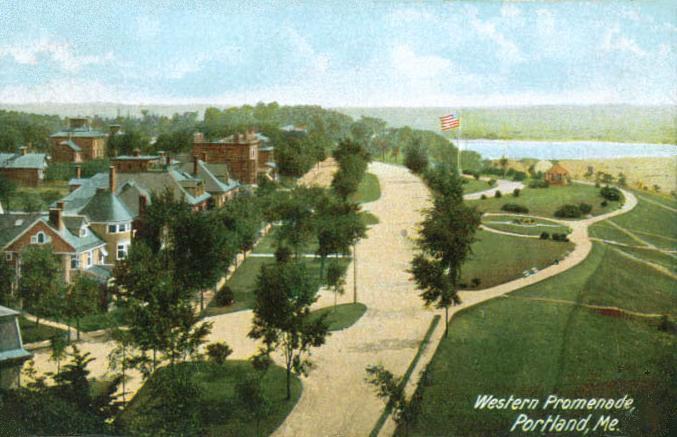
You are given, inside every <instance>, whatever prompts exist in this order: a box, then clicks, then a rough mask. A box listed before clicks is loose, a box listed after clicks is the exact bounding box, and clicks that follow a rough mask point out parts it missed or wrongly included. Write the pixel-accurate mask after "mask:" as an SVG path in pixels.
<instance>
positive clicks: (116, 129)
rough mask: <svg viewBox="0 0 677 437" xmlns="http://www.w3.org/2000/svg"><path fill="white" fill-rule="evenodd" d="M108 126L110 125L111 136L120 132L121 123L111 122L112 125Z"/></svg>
mask: <svg viewBox="0 0 677 437" xmlns="http://www.w3.org/2000/svg"><path fill="white" fill-rule="evenodd" d="M108 127H109V129H110V136H111V137H113V136H115V135H117V134H118V132H120V125H119V124H111V125H110V126H108Z"/></svg>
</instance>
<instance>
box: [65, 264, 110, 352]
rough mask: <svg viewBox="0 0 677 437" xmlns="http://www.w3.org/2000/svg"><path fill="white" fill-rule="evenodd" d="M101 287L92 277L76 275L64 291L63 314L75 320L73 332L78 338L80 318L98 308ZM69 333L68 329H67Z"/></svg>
mask: <svg viewBox="0 0 677 437" xmlns="http://www.w3.org/2000/svg"><path fill="white" fill-rule="evenodd" d="M100 297H101V289H100V288H99V284H98V282H96V281H95V280H94V279H92V278H90V277H88V276H85V275H78V276H77V277H76V278H75V280H74V281H73V283H72V284H71V286H70V287H69V289H68V292H67V293H66V301H65V306H64V315H65V316H66V317H67V318H69V319H71V320H72V319H74V320H75V332H76V335H77V339H78V340H80V320H81V319H82V318H83V317H85V316H87V315H89V314H92V313H94V312H96V311H97V310H98V308H99V302H100ZM69 335H70V329H69Z"/></svg>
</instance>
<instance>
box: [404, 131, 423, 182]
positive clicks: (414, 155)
mask: <svg viewBox="0 0 677 437" xmlns="http://www.w3.org/2000/svg"><path fill="white" fill-rule="evenodd" d="M404 165H405V166H406V167H407V168H408V169H409V170H411V172H412V173H414V174H422V173H423V172H424V171H425V169H426V168H428V154H427V152H426V150H425V148H424V147H423V145H422V144H421V141H420V140H418V139H416V140H414V142H413V143H412V144H411V145H410V146H408V147H407V148H405V149H404Z"/></svg>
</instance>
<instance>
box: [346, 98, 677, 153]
mask: <svg viewBox="0 0 677 437" xmlns="http://www.w3.org/2000/svg"><path fill="white" fill-rule="evenodd" d="M336 109H337V110H338V111H341V112H343V113H345V114H348V115H350V116H351V117H353V118H356V119H357V118H359V117H360V116H362V115H364V116H369V117H377V118H381V119H383V120H385V121H386V122H388V124H389V125H391V126H395V127H399V126H405V125H408V126H411V127H414V128H418V129H429V130H434V131H437V130H438V129H439V123H438V117H439V116H440V115H443V114H446V113H449V112H450V111H453V110H457V109H458V108H336ZM461 118H462V122H463V138H467V139H476V138H486V139H506V140H510V139H513V140H516V139H521V140H560V141H567V140H597V141H616V142H628V143H663V144H677V111H676V110H675V107H672V106H630V105H594V106H523V107H502V108H467V109H461Z"/></svg>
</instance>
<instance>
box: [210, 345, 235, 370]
mask: <svg viewBox="0 0 677 437" xmlns="http://www.w3.org/2000/svg"><path fill="white" fill-rule="evenodd" d="M232 353H233V350H232V349H231V348H230V346H228V345H227V344H226V342H223V341H221V342H219V343H211V344H209V345H207V356H208V357H209V361H211V362H213V363H214V364H219V365H221V364H224V363H225V362H226V360H227V359H228V356H229V355H230V354H232Z"/></svg>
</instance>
